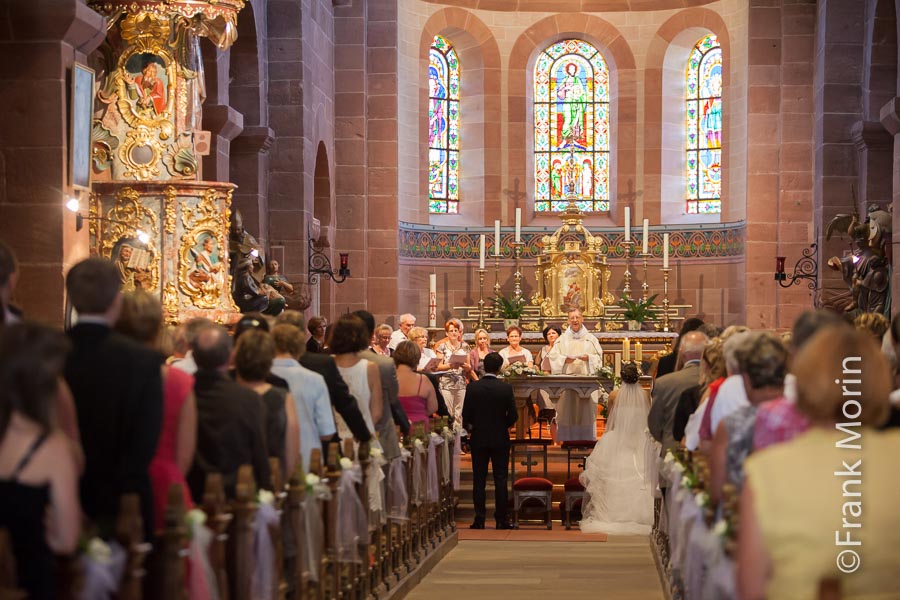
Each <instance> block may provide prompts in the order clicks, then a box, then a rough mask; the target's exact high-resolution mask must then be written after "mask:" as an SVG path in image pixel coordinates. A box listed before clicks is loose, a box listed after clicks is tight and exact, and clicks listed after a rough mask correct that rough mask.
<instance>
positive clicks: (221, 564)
mask: <svg viewBox="0 0 900 600" xmlns="http://www.w3.org/2000/svg"><path fill="white" fill-rule="evenodd" d="M203 512H205V513H206V526H207V527H209V528H210V530H211V531H212V533H213V539H212V542H211V543H210V545H209V562H210V565H211V566H212V571H213V574H214V575H215V578H216V583H217V585H218V588H219V598H220V599H221V600H228V599H229V598H230V597H231V596H230V595H229V593H228V592H229V587H228V570H227V567H226V564H227V542H228V529H229V525H230V524H231V521H232V518H233V516H232V514H231V513H230V512H229V511H228V503H227V501H226V499H225V486H224V485H223V483H222V476H221V475H220V474H219V473H210V474H209V475H207V476H206V482H205V484H204V488H203Z"/></svg>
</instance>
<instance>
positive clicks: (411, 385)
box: [393, 341, 438, 424]
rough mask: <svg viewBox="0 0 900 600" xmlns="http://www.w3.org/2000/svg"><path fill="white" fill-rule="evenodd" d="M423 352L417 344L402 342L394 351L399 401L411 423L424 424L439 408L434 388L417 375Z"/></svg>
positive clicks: (424, 377)
mask: <svg viewBox="0 0 900 600" xmlns="http://www.w3.org/2000/svg"><path fill="white" fill-rule="evenodd" d="M421 356H422V351H421V350H420V349H419V345H418V344H416V343H415V342H409V341H406V342H400V343H399V344H398V345H397V349H396V350H394V355H393V359H394V364H395V365H397V382H398V384H399V390H398V393H397V399H398V400H399V401H400V404H401V405H402V406H403V410H404V411H405V412H406V416H407V418H409V422H410V423H413V424H415V423H424V422H427V421H428V418H429V417H430V416H431V415H433V414H434V413H435V411H436V410H437V407H438V402H437V395H436V394H435V392H434V386H433V385H431V382H430V381H429V380H428V378H427V377H426V376H425V375H422V374H421V373H416V368H417V367H418V366H419V358H420V357H421Z"/></svg>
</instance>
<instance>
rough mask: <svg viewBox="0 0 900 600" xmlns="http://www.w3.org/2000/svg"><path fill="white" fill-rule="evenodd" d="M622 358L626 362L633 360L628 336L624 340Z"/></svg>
mask: <svg viewBox="0 0 900 600" xmlns="http://www.w3.org/2000/svg"><path fill="white" fill-rule="evenodd" d="M622 360H623V361H624V362H626V363H630V362H631V342H630V341H629V340H628V338H625V339H624V340H622Z"/></svg>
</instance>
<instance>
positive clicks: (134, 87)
mask: <svg viewBox="0 0 900 600" xmlns="http://www.w3.org/2000/svg"><path fill="white" fill-rule="evenodd" d="M122 78H123V79H124V81H125V89H126V94H127V98H128V102H129V103H130V104H131V106H132V109H133V111H134V113H135V114H137V115H139V116H141V117H144V118H146V119H148V120H154V119H156V118H158V117H159V116H161V115H163V114H164V113H165V112H166V107H167V103H168V89H169V85H170V82H169V79H168V75H167V72H166V64H165V62H164V61H163V59H162V58H161V57H159V56H157V55H156V54H151V53H149V52H144V53H140V54H133V55H132V56H131V57H130V58H129V59H128V61H127V62H126V63H125V73H124V74H123V75H122Z"/></svg>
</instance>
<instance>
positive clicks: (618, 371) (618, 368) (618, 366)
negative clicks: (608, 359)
mask: <svg viewBox="0 0 900 600" xmlns="http://www.w3.org/2000/svg"><path fill="white" fill-rule="evenodd" d="M621 375H622V355H621V354H620V353H618V352H616V377H620V376H621Z"/></svg>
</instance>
